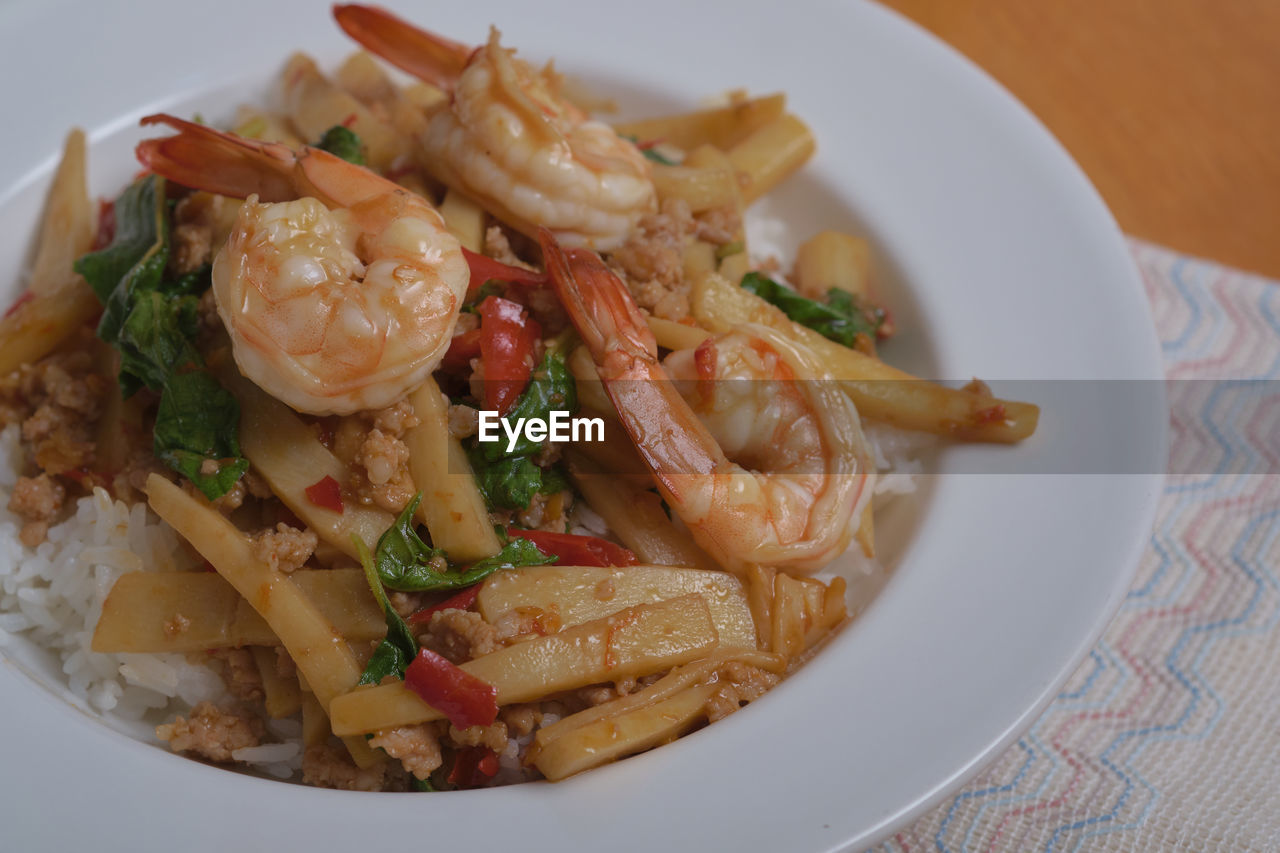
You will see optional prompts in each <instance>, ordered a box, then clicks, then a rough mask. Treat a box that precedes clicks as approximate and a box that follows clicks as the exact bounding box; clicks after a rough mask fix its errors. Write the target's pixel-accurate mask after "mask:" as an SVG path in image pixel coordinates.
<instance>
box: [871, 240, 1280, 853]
mask: <svg viewBox="0 0 1280 853" xmlns="http://www.w3.org/2000/svg"><path fill="white" fill-rule="evenodd" d="M1131 246H1132V249H1133V252H1134V256H1135V259H1136V260H1137V263H1138V267H1139V268H1140V269H1141V271H1142V275H1143V278H1144V281H1145V284H1146V290H1147V295H1148V296H1149V297H1150V300H1151V306H1152V315H1153V317H1154V319H1155V324H1156V329H1157V331H1158V333H1159V336H1160V340H1161V344H1162V346H1163V349H1164V356H1165V364H1166V372H1167V375H1168V377H1169V378H1170V379H1171V380H1190V379H1212V380H1221V379H1232V380H1240V379H1247V380H1277V379H1280V282H1276V281H1269V280H1266V279H1263V278H1260V277H1256V276H1251V275H1248V274H1245V273H1241V272H1237V271H1233V270H1227V269H1223V268H1222V267H1219V266H1216V265H1213V264H1211V263H1208V262H1205V261H1199V260H1195V259H1190V258H1187V257H1184V256H1180V255H1175V254H1173V253H1171V252H1168V251H1166V250H1164V249H1161V248H1158V247H1155V246H1151V245H1148V244H1145V243H1140V242H1137V241H1133V242H1132V244H1131ZM1179 384H1182V383H1179ZM1186 384H1187V385H1196V386H1199V387H1203V388H1204V389H1206V393H1205V395H1204V397H1203V399H1202V400H1200V401H1198V404H1197V406H1196V407H1195V408H1189V407H1187V406H1185V405H1182V406H1179V405H1176V404H1175V406H1174V416H1173V421H1172V435H1171V453H1170V459H1171V468H1170V474H1169V475H1168V477H1167V479H1166V483H1165V488H1164V495H1163V498H1162V504H1161V508H1160V511H1159V515H1158V518H1157V521H1156V525H1155V530H1154V531H1153V534H1152V537H1151V545H1150V547H1149V548H1148V549H1147V552H1146V554H1145V555H1144V557H1143V559H1142V563H1141V565H1140V567H1139V569H1138V574H1137V577H1136V579H1135V581H1134V584H1133V587H1132V589H1131V590H1130V591H1129V594H1128V597H1127V599H1126V600H1125V602H1124V604H1123V605H1122V607H1121V610H1120V612H1119V613H1118V614H1117V616H1116V618H1115V620H1114V622H1113V623H1112V624H1111V625H1110V627H1109V628H1108V630H1107V631H1106V633H1105V635H1104V637H1103V639H1102V641H1101V642H1099V643H1098V644H1097V646H1096V647H1095V648H1094V649H1093V651H1092V652H1091V653H1090V655H1089V658H1088V659H1087V660H1086V661H1085V662H1084V663H1083V664H1082V665H1081V666H1080V668H1079V670H1078V671H1077V672H1076V673H1075V674H1074V675H1073V676H1072V678H1071V679H1070V681H1069V682H1068V683H1067V684H1066V686H1064V687H1063V689H1062V692H1061V693H1060V694H1059V695H1058V697H1057V699H1056V700H1055V701H1054V702H1053V704H1051V705H1050V706H1049V708H1048V709H1047V711H1046V712H1045V713H1044V715H1043V716H1042V717H1041V718H1040V719H1039V720H1038V721H1037V722H1036V723H1035V725H1034V726H1033V727H1032V728H1031V730H1030V731H1028V732H1027V733H1026V735H1024V736H1023V737H1022V739H1021V740H1019V741H1018V742H1017V744H1015V745H1014V746H1013V747H1011V748H1010V749H1008V750H1007V751H1006V752H1005V753H1004V754H1003V755H1001V756H1000V757H999V758H998V759H997V760H996V761H995V762H994V763H993V764H992V765H991V766H990V767H989V768H988V769H987V770H986V771H985V772H984V773H983V774H982V775H981V776H980V777H978V778H977V779H976V780H975V781H973V782H971V783H970V784H969V785H968V786H966V787H965V788H964V789H963V790H961V791H959V792H958V793H956V794H954V795H953V796H951V797H949V798H947V799H946V800H945V801H943V803H942V804H941V805H939V806H938V807H937V808H936V809H934V810H933V811H932V812H930V813H928V814H927V815H926V816H925V817H924V818H922V819H921V820H919V821H918V822H917V823H916V824H914V825H913V826H911V827H910V828H908V829H906V830H904V831H902V832H900V833H898V834H897V835H896V836H894V837H893V838H892V839H890V840H889V841H888V842H886V843H885V844H884V845H883V847H882V848H878V849H883V850H885V851H915V850H936V851H1037V850H1042V851H1090V853H1093V851H1152V850H1160V851H1165V850H1186V851H1217V850H1223V851H1228V850H1230V851H1235V850H1258V851H1262V850H1280V629H1277V625H1278V624H1280V582H1278V575H1280V571H1278V570H1280V474H1278V473H1277V472H1280V431H1278V430H1277V429H1276V424H1277V423H1280V382H1277V383H1266V384H1263V383H1256V384H1253V385H1252V388H1253V389H1254V391H1255V392H1257V391H1258V390H1259V389H1261V394H1262V395H1263V396H1262V397H1261V399H1260V400H1259V399H1258V398H1257V396H1256V394H1255V396H1254V398H1253V399H1252V400H1251V401H1250V405H1249V406H1248V409H1247V411H1244V410H1241V409H1240V408H1239V407H1238V405H1237V402H1236V401H1235V400H1234V398H1233V395H1232V392H1230V391H1229V390H1224V391H1223V393H1215V392H1214V391H1213V389H1214V388H1215V387H1217V386H1216V383H1208V382H1205V383H1186ZM1206 436H1208V437H1209V440H1206ZM1206 447H1207V448H1211V452H1212V453H1214V454H1216V458H1214V459H1212V460H1209V461H1208V463H1207V464H1206V463H1205V461H1204V460H1199V461H1197V460H1192V459H1190V458H1189V456H1191V455H1193V454H1203V453H1205V448H1206Z"/></svg>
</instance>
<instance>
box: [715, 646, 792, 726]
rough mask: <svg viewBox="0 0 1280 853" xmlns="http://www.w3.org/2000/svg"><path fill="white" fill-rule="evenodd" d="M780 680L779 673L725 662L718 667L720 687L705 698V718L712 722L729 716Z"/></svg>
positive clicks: (740, 663)
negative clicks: (708, 697) (709, 696)
mask: <svg viewBox="0 0 1280 853" xmlns="http://www.w3.org/2000/svg"><path fill="white" fill-rule="evenodd" d="M781 680H782V676H780V675H775V674H774V673H772V672H767V671H766V670H763V669H760V668H759V667H755V666H751V665H750V664H745V663H742V662H740V661H732V662H730V663H727V664H725V665H724V666H723V667H721V669H720V681H719V684H720V688H719V689H718V690H716V692H715V693H713V694H711V698H710V699H708V700H707V719H708V720H709V721H710V722H713V723H714V722H715V721H716V720H719V719H723V718H724V717H727V716H729V715H730V714H732V713H733V712H734V711H736V710H738V709H739V708H741V707H742V706H743V705H746V704H747V703H748V702H754V701H755V700H756V699H759V698H760V697H761V696H762V695H764V693H765V692H766V691H767V690H769V689H770V688H772V687H773V686H774V685H776V684H777V683H778V682H779V681H781Z"/></svg>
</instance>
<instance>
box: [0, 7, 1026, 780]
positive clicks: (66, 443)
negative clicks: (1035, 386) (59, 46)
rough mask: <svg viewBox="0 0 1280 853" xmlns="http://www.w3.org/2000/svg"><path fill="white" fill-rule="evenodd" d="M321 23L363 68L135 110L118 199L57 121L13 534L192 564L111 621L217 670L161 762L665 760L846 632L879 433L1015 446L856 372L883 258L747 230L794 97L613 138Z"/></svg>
mask: <svg viewBox="0 0 1280 853" xmlns="http://www.w3.org/2000/svg"><path fill="white" fill-rule="evenodd" d="M334 14H335V17H336V19H337V23H338V24H339V25H340V26H341V28H342V29H343V30H344V31H345V32H346V33H348V34H349V35H350V36H351V37H352V38H354V39H355V40H356V41H357V42H359V43H360V44H361V45H362V46H363V47H364V48H366V49H367V50H368V51H369V53H365V52H361V53H357V54H355V55H354V56H352V57H351V58H350V59H349V60H348V61H347V62H346V63H345V64H344V65H342V66H341V68H339V69H338V70H337V72H336V74H335V75H334V76H333V77H328V76H326V75H325V74H323V73H322V72H321V71H320V70H319V69H318V68H317V66H316V65H315V63H314V62H312V61H311V60H310V59H308V58H307V57H305V56H302V55H295V56H294V57H293V58H291V59H290V60H289V62H288V64H287V66H286V68H285V70H284V72H283V75H282V77H281V95H282V97H281V101H280V103H281V108H280V109H279V110H277V111H267V110H261V109H257V108H252V107H244V108H242V109H241V111H240V113H239V115H238V116H237V117H236V120H235V122H234V126H233V128H232V129H231V130H229V131H227V130H219V129H215V128H214V127H212V126H210V125H208V124H206V123H204V121H203V120H202V119H201V118H199V117H191V118H190V119H183V118H179V117H176V116H173V115H154V116H149V117H148V118H146V119H143V124H144V125H147V126H149V127H151V128H153V129H154V130H155V131H156V132H157V135H155V136H154V137H153V138H149V139H147V140H146V141H144V142H142V143H141V144H140V145H139V146H138V148H137V157H138V160H139V162H140V164H141V167H142V171H141V172H140V174H139V175H138V177H137V178H136V179H135V180H134V181H133V183H132V184H130V185H129V186H128V187H126V188H125V189H124V190H123V191H122V192H121V193H120V194H119V196H118V197H117V198H116V199H115V200H114V201H112V202H104V203H102V204H101V205H100V207H95V206H94V205H91V204H90V203H89V200H88V196H87V192H86V189H85V169H86V163H85V159H86V157H85V144H84V139H83V135H81V134H80V133H79V132H73V133H72V135H71V136H70V137H69V139H68V143H67V146H66V150H65V153H64V157H63V161H62V164H61V166H60V168H59V170H58V172H57V174H56V176H55V179H54V184H53V188H52V191H51V195H50V201H49V204H48V207H47V210H46V214H45V223H44V226H43V230H42V233H41V236H40V243H39V251H38V253H37V257H36V261H35V266H34V269H33V271H32V274H31V279H30V283H29V287H28V289H27V291H26V292H25V293H24V294H23V296H22V297H21V298H19V299H18V301H17V302H16V303H15V304H14V305H13V306H12V307H11V308H10V309H9V311H8V313H7V314H5V316H4V318H3V320H0V375H3V376H4V377H5V378H4V379H3V380H2V382H0V421H2V422H3V423H12V424H20V426H21V447H22V452H23V465H24V471H23V472H22V473H23V476H22V477H21V478H19V479H17V480H16V484H15V485H14V487H13V489H12V493H11V495H10V496H9V503H8V506H9V510H10V511H11V512H12V513H14V514H15V515H16V516H17V517H19V518H20V519H21V520H22V522H23V526H22V528H21V533H20V536H21V539H22V542H23V543H24V545H25V546H26V547H27V548H28V549H34V553H39V549H40V548H42V547H46V546H45V545H44V544H42V543H44V542H45V540H46V537H49V536H52V535H53V534H51V533H50V530H51V527H52V526H56V525H57V524H59V521H60V519H64V518H66V517H67V515H68V513H69V512H70V511H71V507H72V505H73V504H76V502H77V500H81V501H86V500H89V499H91V498H92V499H96V500H100V501H106V502H107V504H108V505H110V503H111V501H120V502H123V505H124V507H125V508H126V510H127V508H128V507H129V506H134V505H145V506H146V507H148V508H149V512H150V513H153V514H154V515H145V514H144V515H143V516H139V517H140V518H143V519H145V518H151V519H154V518H156V517H158V518H159V519H160V520H161V521H162V522H163V524H164V525H165V526H166V527H167V528H171V530H172V531H174V532H176V534H177V535H178V537H179V539H180V541H181V543H182V544H181V548H182V549H183V550H182V553H183V554H184V555H185V556H184V561H185V562H184V565H182V566H178V567H176V568H179V569H182V570H168V571H157V570H156V568H157V567H155V566H147V565H137V566H134V569H133V570H130V571H126V572H123V573H121V574H120V575H119V576H118V578H116V579H115V580H114V581H113V583H111V584H110V586H109V594H107V595H106V597H105V601H104V602H103V604H102V607H101V615H100V616H98V617H97V620H96V624H93V625H92V626H91V627H92V630H93V635H92V651H93V653H94V654H100V655H107V654H117V655H126V656H128V655H135V656H142V655H160V654H173V653H179V654H183V655H186V656H187V659H188V660H189V661H193V662H196V663H200V664H204V665H208V666H210V667H212V668H213V670H214V671H216V672H217V673H218V674H219V675H220V676H221V679H222V682H223V684H224V686H225V688H226V689H225V693H224V695H223V696H222V697H221V698H220V699H219V700H218V701H201V702H198V703H194V707H191V708H190V710H185V711H184V712H183V713H181V714H179V715H177V716H176V717H172V718H170V719H167V720H165V721H164V722H163V723H162V724H160V725H159V726H158V728H156V729H155V734H156V736H157V737H158V738H159V739H161V740H163V741H165V742H167V744H168V746H169V747H170V748H171V749H172V750H173V751H175V752H181V753H184V754H187V755H190V756H193V757H196V758H201V759H204V760H207V761H211V762H216V763H226V764H230V765H234V764H237V763H243V762H249V763H252V762H251V761H250V757H252V756H259V755H264V754H267V753H270V754H273V755H274V754H277V753H273V752H271V750H272V748H273V747H277V746H279V747H281V749H280V750H278V754H280V755H285V754H286V753H287V752H288V750H287V749H284V747H286V746H288V744H285V743H284V741H285V740H287V739H288V737H289V730H288V727H287V726H286V725H284V724H283V723H282V721H289V720H293V721H295V722H296V727H295V728H296V737H297V739H298V741H299V744H298V746H297V752H298V755H299V756H300V764H299V767H298V771H299V772H298V778H300V779H301V780H302V781H305V782H306V783H309V784H313V785H320V786H329V787H341V788H352V789H361V790H406V789H414V790H428V791H430V790H446V789H454V788H473V787H482V786H486V785H492V784H499V783H504V782H512V781H521V780H526V779H534V778H546V779H550V780H559V779H563V778H565V777H568V776H571V775H573V774H576V773H579V772H581V771H583V770H587V769H590V768H592V767H595V766H598V765H600V764H603V763H606V762H609V761H613V760H616V759H618V758H622V757H625V756H628V755H631V754H634V753H637V752H641V751H643V750H647V749H649V748H651V747H654V746H656V745H659V744H662V743H666V742H668V741H670V740H673V739H675V738H677V737H679V736H681V735H684V734H686V733H688V732H690V731H693V730H695V729H698V728H701V727H703V726H705V725H707V724H709V723H713V722H715V721H717V720H719V719H721V718H723V717H724V716H726V715H728V714H731V713H733V712H735V711H737V710H738V709H739V708H741V707H742V706H744V705H746V704H747V703H749V702H751V701H753V700H754V699H756V698H757V697H759V696H760V695H761V694H763V693H764V692H765V691H767V690H769V689H771V688H773V687H774V686H775V685H777V684H778V683H779V681H780V680H781V679H782V678H784V677H785V676H786V674H787V673H788V672H789V671H790V670H792V669H793V668H795V667H796V666H797V665H799V664H800V663H801V662H802V661H803V659H804V658H805V657H806V655H807V654H808V653H810V652H811V651H812V650H813V649H814V648H815V647H816V646H817V645H818V644H820V643H822V642H823V640H824V639H826V638H827V637H829V636H830V635H831V633H832V632H833V631H834V630H836V629H837V628H839V627H840V626H841V625H842V624H843V623H845V622H846V621H847V620H848V618H849V607H848V604H847V602H846V584H845V581H844V580H843V578H842V577H841V576H840V575H834V576H832V575H830V574H829V573H828V574H825V575H824V576H825V577H829V578H830V579H829V580H819V579H817V578H815V577H813V575H814V574H815V573H819V572H822V571H823V570H824V569H826V568H827V567H828V566H830V565H831V564H832V563H833V561H836V560H837V559H838V558H840V557H841V555H843V554H845V553H846V551H849V550H850V549H853V550H854V551H855V552H856V553H861V554H862V555H865V556H866V557H872V556H873V555H874V553H875V542H874V539H875V537H874V510H873V506H874V503H873V497H874V495H875V494H876V492H877V475H878V471H877V467H878V466H880V467H883V466H884V464H885V463H884V455H885V454H884V452H883V450H881V449H877V446H876V442H877V439H875V438H874V437H872V438H869V437H868V436H869V435H870V434H871V433H872V432H873V431H879V434H884V433H885V431H889V432H893V431H899V430H911V431H918V432H925V433H930V434H933V435H936V436H940V437H942V438H945V439H950V440H961V441H992V442H1006V443H1010V442H1016V441H1020V440H1022V439H1023V438H1025V437H1027V436H1028V435H1030V434H1031V433H1032V432H1033V431H1034V429H1035V425H1036V418H1037V414H1038V413H1037V410H1036V409H1035V407H1034V406H1030V405H1028V404H1024V403H1016V402H1012V401H1005V400H1000V399H997V398H996V397H994V396H993V395H992V393H991V391H990V390H989V389H988V388H987V387H986V386H985V385H983V384H982V383H979V382H976V381H975V382H974V383H971V384H970V385H968V386H965V387H964V388H959V389H955V388H948V387H944V386H942V385H938V384H935V383H932V382H927V381H924V380H920V379H916V378H915V377H912V376H910V375H909V374H906V373H904V372H903V371H900V370H897V369H895V368H893V367H890V366H888V365H887V364H885V363H884V362H883V361H881V360H880V359H879V358H878V356H877V345H878V344H879V343H880V342H881V341H883V340H884V339H885V338H887V337H889V336H890V335H891V334H892V332H893V328H892V321H891V320H890V316H889V313H888V312H887V311H886V310H885V307H884V306H883V305H882V304H880V301H879V296H878V294H877V293H876V291H875V288H874V286H873V285H874V282H873V276H872V273H871V269H872V267H871V263H870V253H869V248H868V244H867V242H866V241H865V240H864V239H862V238H860V237H858V236H855V235H850V234H843V233H838V232H835V231H824V232H822V233H820V234H817V235H816V236H813V237H811V238H810V239H808V240H806V241H804V242H803V243H802V244H801V245H800V248H799V250H798V252H797V254H796V257H795V258H794V261H793V264H792V265H790V266H789V267H784V266H783V262H782V260H781V259H778V258H776V257H774V256H771V255H764V254H762V253H761V252H758V251H753V247H751V246H748V241H747V236H746V232H745V230H744V224H743V223H744V217H745V215H746V212H747V208H748V207H749V206H750V205H751V204H752V203H753V202H754V201H755V200H756V199H758V198H760V197H762V196H763V195H765V194H766V193H768V192H769V191H770V189H772V188H773V187H774V186H776V185H777V184H778V183H779V182H781V181H782V180H784V179H785V178H786V177H787V176H789V175H790V174H792V173H794V172H795V171H796V170H797V169H799V168H800V167H801V166H802V165H803V164H804V163H805V161H806V160H807V159H808V158H809V157H810V156H811V154H812V153H813V151H814V145H815V143H814V140H813V137H812V135H811V134H810V132H809V130H808V128H807V127H806V126H805V125H804V123H803V122H802V121H801V120H800V119H799V118H797V117H796V116H794V115H792V114H790V113H788V112H787V110H786V101H785V98H784V97H783V96H782V95H772V96H766V97H748V96H746V95H744V94H741V93H735V94H732V95H730V96H729V98H728V99H727V101H726V102H725V103H724V104H723V105H722V106H718V107H713V108H707V109H702V110H699V111H695V112H691V113H685V114H680V115H672V116H665V117H660V118H654V119H648V120H642V121H635V122H629V123H622V124H613V125H610V124H608V123H606V122H605V121H602V120H598V119H595V118H592V117H591V115H590V114H589V111H588V109H587V107H586V106H584V104H583V102H582V101H581V99H580V98H579V99H578V100H577V101H575V99H574V98H573V97H571V95H570V92H571V88H570V87H569V86H568V85H566V83H565V81H564V80H562V79H561V78H560V77H559V76H558V75H557V74H556V73H555V72H554V71H553V70H552V68H551V67H550V66H548V67H547V68H545V69H537V68H534V67H532V66H531V65H529V64H528V63H527V62H525V61H524V60H522V59H521V58H519V57H518V56H517V55H516V54H515V52H514V51H512V50H509V49H508V48H506V47H504V46H502V45H501V44H500V43H499V35H498V32H497V31H496V30H494V31H493V32H492V33H491V35H490V37H489V40H488V41H487V42H486V43H485V44H484V45H481V46H479V47H474V46H471V45H464V44H460V43H456V42H453V41H449V40H447V39H445V38H443V37H441V36H439V35H435V34H432V33H428V32H424V31H422V30H419V29H417V28H415V27H414V26H412V25H410V24H409V23H407V22H405V21H402V20H399V19H397V18H395V17H393V16H391V15H389V14H388V13H386V12H383V11H381V10H378V9H374V8H370V7H362V6H339V7H336V8H335V13H334ZM371 54H372V55H371ZM375 56H376V57H381V58H382V59H384V60H386V61H387V62H390V63H392V64H393V65H395V66H398V67H399V68H400V69H401V70H403V71H405V72H408V74H409V75H412V78H414V79H413V80H412V81H411V82H407V83H401V82H399V81H400V80H401V79H402V78H400V77H393V75H392V74H391V73H388V72H387V71H385V70H383V68H382V66H381V65H380V64H379V63H378V61H377V60H376V59H375V58H374V57H375ZM864 421H865V425H867V427H868V428H867V430H864ZM128 660H129V661H131V663H129V664H127V665H128V666H132V667H134V669H135V670H137V669H138V668H139V667H141V666H142V664H141V663H138V661H139V660H142V658H141V657H138V658H128ZM71 671H72V670H71V669H67V672H71ZM289 748H293V747H289ZM263 750H266V752H263Z"/></svg>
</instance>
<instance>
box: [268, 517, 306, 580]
mask: <svg viewBox="0 0 1280 853" xmlns="http://www.w3.org/2000/svg"><path fill="white" fill-rule="evenodd" d="M319 541H320V538H319V537H318V536H316V534H315V533H313V532H312V531H310V530H299V529H298V528H296V527H290V526H289V525H287V524H285V523H284V522H280V523H278V524H276V528H275V530H270V529H268V530H263V531H262V532H261V533H257V534H255V535H254V537H253V555H254V556H255V557H257V558H258V559H259V560H262V561H264V562H266V563H268V564H269V565H270V566H271V567H272V568H273V569H279V570H280V571H282V572H285V573H288V572H294V571H297V570H298V569H300V568H302V567H303V565H305V564H306V562H307V560H309V559H311V555H312V554H314V553H315V550H316V545H317V544H318V543H319Z"/></svg>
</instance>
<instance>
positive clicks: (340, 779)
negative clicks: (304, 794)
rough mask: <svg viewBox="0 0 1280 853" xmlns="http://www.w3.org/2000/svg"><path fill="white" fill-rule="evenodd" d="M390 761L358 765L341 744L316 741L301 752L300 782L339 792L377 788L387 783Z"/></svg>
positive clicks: (376, 789)
mask: <svg viewBox="0 0 1280 853" xmlns="http://www.w3.org/2000/svg"><path fill="white" fill-rule="evenodd" d="M389 764H390V762H387V761H382V762H379V763H378V764H375V765H374V766H373V767H366V768H360V767H357V766H356V763H355V762H354V761H352V760H351V754H350V753H348V752H347V749H346V747H344V746H343V745H342V744H341V743H331V742H326V743H317V744H312V745H311V746H309V747H307V749H306V752H304V753H303V754H302V781H303V784H306V785H314V786H315V787H317V788H338V789H339V790H343V791H381V790H384V787H385V786H386V784H387V771H388V765H389Z"/></svg>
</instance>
